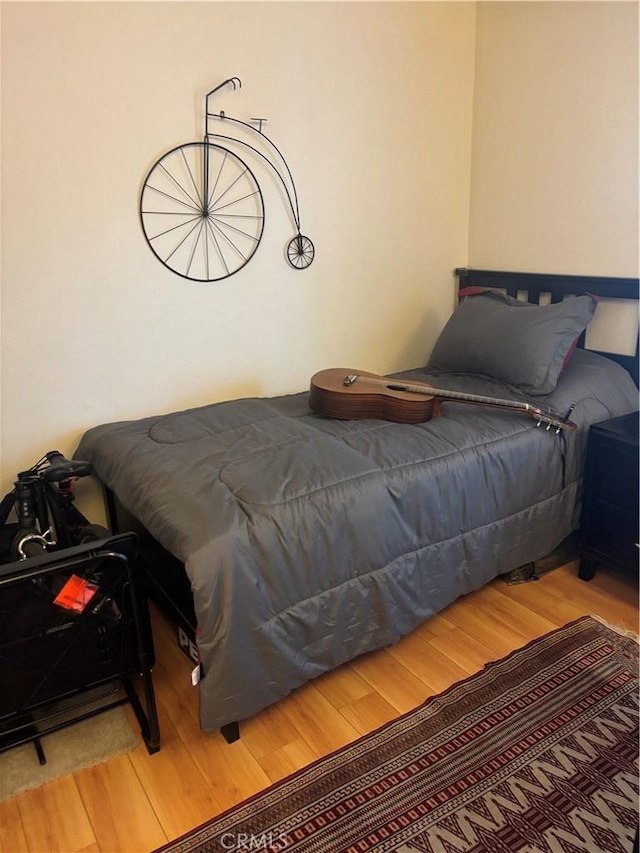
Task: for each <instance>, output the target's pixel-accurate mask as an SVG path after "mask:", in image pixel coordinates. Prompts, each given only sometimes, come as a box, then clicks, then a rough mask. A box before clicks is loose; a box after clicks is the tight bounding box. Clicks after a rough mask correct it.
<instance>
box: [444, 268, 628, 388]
mask: <svg viewBox="0 0 640 853" xmlns="http://www.w3.org/2000/svg"><path fill="white" fill-rule="evenodd" d="M455 273H456V276H457V277H458V289H459V290H462V288H464V287H480V288H494V289H495V288H499V289H500V290H504V291H506V292H507V293H508V294H509V296H513V297H518V295H520V296H521V295H522V293H523V292H524V293H526V294H527V301H528V302H535V303H539V302H540V296H541V294H549V297H550V301H551V302H562V300H563V299H564V298H565V296H579V295H580V294H582V293H592V294H593V295H594V296H599V297H602V298H603V299H633V300H636V301H637V300H638V284H639V280H638V279H637V278H607V277H606V276H589V275H556V274H554V273H532V272H505V271H503V270H477V269H468V268H466V267H461V268H458V269H456V271H455ZM584 345H585V335H584V334H583V335H582V336H581V338H580V340H579V341H578V346H580V347H584ZM594 352H598V354H599V355H602V356H605V357H606V358H610V359H613V361H616V362H617V363H618V364H620V365H622V367H624V368H625V370H628V371H629V373H630V374H631V376H632V377H633V381H634V382H635V383H636V385H638V340H637V338H636V351H635V353H634V354H633V355H625V354H618V353H614V352H601V351H599V350H594Z"/></svg>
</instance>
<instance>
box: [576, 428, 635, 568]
mask: <svg viewBox="0 0 640 853" xmlns="http://www.w3.org/2000/svg"><path fill="white" fill-rule="evenodd" d="M638 464H639V463H638V412H633V413H632V414H630V415H623V416H622V417H619V418H612V419H611V420H608V421H602V422H601V423H599V424H594V425H593V426H592V427H591V429H590V430H589V442H588V445H587V459H586V467H585V477H584V494H583V504H582V520H581V523H580V568H579V571H578V575H579V577H581V578H582V580H591V578H592V577H593V576H594V575H595V573H596V571H597V569H598V564H600V563H605V564H606V565H609V566H612V567H614V568H618V569H623V570H625V571H628V572H634V573H635V574H636V575H637V574H638V555H639V549H638V544H637V543H638V537H639V533H638Z"/></svg>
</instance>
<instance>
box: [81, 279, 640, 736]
mask: <svg viewBox="0 0 640 853" xmlns="http://www.w3.org/2000/svg"><path fill="white" fill-rule="evenodd" d="M456 274H457V277H458V281H459V284H460V288H461V290H460V293H461V294H462V296H463V297H464V298H461V301H460V305H459V307H458V308H457V310H456V311H455V312H454V313H453V315H452V317H451V319H450V320H449V322H448V323H447V325H446V326H445V328H444V329H443V332H442V334H441V336H440V338H439V340H438V342H437V343H436V346H435V347H434V350H433V353H432V355H431V357H430V359H429V362H428V364H427V365H426V366H421V367H418V368H416V369H414V370H408V371H403V372H402V373H400V374H395V376H394V380H397V381H402V382H428V383H430V384H431V385H434V386H436V387H438V388H441V389H444V390H445V391H446V390H449V391H453V392H456V393H460V394H470V395H482V396H486V397H491V398H500V399H507V400H514V401H516V402H519V401H523V402H528V403H534V404H535V407H536V408H537V409H542V410H544V411H545V412H551V413H554V414H557V415H560V416H566V415H568V416H570V420H571V422H572V423H574V424H575V426H576V429H575V430H574V431H571V432H570V431H568V430H565V429H560V430H556V429H555V428H549V429H547V428H546V426H548V424H547V425H546V426H545V423H543V424H542V425H541V426H537V425H536V419H535V418H533V417H529V416H527V415H526V414H523V413H521V412H513V411H509V410H505V409H502V408H493V407H486V406H476V405H468V404H467V403H460V402H458V401H451V400H447V401H446V402H443V403H442V406H441V413H440V415H439V416H438V417H434V418H433V419H431V420H429V421H428V422H425V423H418V424H405V423H395V422H390V421H384V420H374V419H358V420H342V419H335V418H329V417H324V416H322V415H320V414H318V413H317V412H314V411H313V410H312V409H311V408H310V404H309V393H308V392H307V391H304V392H301V393H299V394H292V395H287V396H281V397H274V398H269V399H265V398H249V399H242V400H235V401H228V402H219V403H213V404H211V405H208V406H202V407H198V408H195V409H190V410H188V411H183V412H176V413H172V414H168V415H166V414H163V415H155V416H151V417H147V418H143V419H139V420H136V421H125V422H119V423H113V424H104V425H101V426H96V427H93V428H91V429H89V430H88V431H87V432H86V433H85V435H84V436H83V438H82V440H81V442H80V445H79V447H78V448H77V450H76V453H75V455H76V456H77V457H79V458H84V459H88V460H89V461H91V462H92V463H93V465H94V470H95V472H96V474H97V476H98V477H99V479H100V480H101V482H102V484H103V486H104V488H105V495H106V498H107V509H108V515H109V521H110V524H111V526H112V527H113V528H114V530H123V529H134V530H136V531H137V532H138V533H139V534H140V543H141V546H140V547H141V559H142V562H143V568H144V570H145V572H146V574H147V577H148V581H149V586H150V589H151V593H152V595H154V596H155V597H156V598H157V599H158V600H159V601H160V602H161V603H163V604H164V605H165V607H167V608H168V609H169V610H170V612H171V614H172V615H173V616H174V618H175V620H176V624H177V625H178V626H179V630H180V631H181V632H182V635H183V636H187V637H189V638H190V641H191V642H192V643H193V642H196V643H197V652H198V654H199V657H200V660H201V674H202V678H201V681H200V685H199V689H200V709H201V726H202V728H203V729H205V730H212V729H216V728H220V729H221V730H222V732H223V734H224V735H225V737H226V738H227V740H232V739H234V738H235V737H237V736H238V734H239V728H238V723H239V721H241V720H243V719H246V718H248V717H250V716H252V715H254V714H255V713H257V712H258V711H260V710H261V709H262V708H264V707H267V706H269V705H271V704H273V703H275V702H277V701H278V700H279V699H281V698H283V697H284V696H286V695H287V694H288V693H289V692H290V691H291V690H293V689H294V688H296V687H297V686H299V685H301V684H303V683H304V682H306V681H308V680H310V679H312V678H314V677H316V676H318V675H320V674H321V673H323V672H326V671H328V670H331V669H333V668H335V667H337V666H339V665H340V664H342V663H344V662H346V661H348V660H351V659H353V658H355V657H357V656H358V655H360V654H363V653H365V652H368V651H372V650H374V649H378V648H381V647H384V646H388V645H391V644H393V643H394V642H396V641H397V640H398V639H399V638H400V637H401V636H403V635H404V634H406V633H408V632H409V631H411V630H412V629H413V628H415V627H416V626H417V625H419V624H420V623H422V622H423V621H425V620H426V619H428V618H429V617H430V616H432V615H434V614H436V613H438V612H439V611H440V610H442V609H443V608H444V607H446V606H447V605H448V604H449V603H451V602H452V601H453V600H455V599H456V598H458V597H459V596H461V595H464V594H465V593H468V592H470V591H472V590H474V589H477V588H479V587H481V586H483V585H485V584H487V583H488V582H489V581H491V580H492V579H493V578H495V577H496V576H498V575H500V574H504V573H506V572H509V571H512V570H514V569H517V568H518V567H520V566H522V565H525V564H529V563H531V562H534V561H536V560H539V559H542V558H544V557H545V556H546V555H548V554H549V553H550V552H552V551H553V550H554V549H555V548H557V547H558V545H559V544H560V543H562V542H563V541H566V539H567V537H569V536H571V535H572V534H574V533H575V531H576V530H577V528H578V526H579V518H580V500H581V484H582V468H583V461H584V455H585V448H586V440H587V435H588V431H589V427H590V425H591V424H592V423H596V422H598V421H602V420H606V419H608V418H610V417H614V416H617V415H621V414H626V413H628V412H631V411H635V410H636V409H637V407H638V392H637V388H636V383H637V369H638V358H637V343H636V352H635V354H629V355H616V354H611V353H607V354H603V353H598V352H591V351H588V350H587V349H585V328H587V327H588V325H589V322H590V320H591V318H592V316H593V314H594V312H595V310H596V303H597V297H598V296H602V297H606V298H607V300H610V299H624V300H634V299H637V290H638V281H637V279H606V278H595V277H583V276H550V275H538V274H532V273H508V272H496V271H483V270H468V269H460V270H456ZM487 289H488V292H487ZM492 291H495V292H492ZM541 294H548V295H549V296H547V297H546V299H547V300H548V303H549V304H542V303H543V302H544V298H542V299H541ZM585 294H592V296H587V295H585ZM517 297H519V298H517ZM523 297H524V298H523ZM594 297H595V298H594ZM539 302H540V303H541V304H538V303H539ZM632 377H633V378H632ZM196 634H197V636H196Z"/></svg>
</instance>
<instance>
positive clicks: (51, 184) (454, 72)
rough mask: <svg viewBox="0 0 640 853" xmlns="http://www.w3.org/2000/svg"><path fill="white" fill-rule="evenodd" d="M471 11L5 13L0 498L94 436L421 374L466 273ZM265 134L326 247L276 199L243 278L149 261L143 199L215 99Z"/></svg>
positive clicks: (215, 7) (108, 9)
mask: <svg viewBox="0 0 640 853" xmlns="http://www.w3.org/2000/svg"><path fill="white" fill-rule="evenodd" d="M474 38H475V5H474V4H467V3H437V2H434V3H406V4H405V3H384V2H383V3H353V4H352V3H342V2H339V3H338V2H336V3H324V2H321V3H289V2H285V3H270V2H267V3H262V2H259V3H255V4H254V3H228V4H227V3H206V2H204V3H200V2H199V3H193V4H190V3H183V2H179V3H172V2H166V3H165V2H158V3H146V2H143V3H126V2H125V3H115V2H114V3H105V4H102V3H68V4H65V3H57V2H52V3H48V2H47V3H42V4H39V3H3V4H2V214H3V253H2V309H3V311H2V314H3V330H2V354H3V359H2V370H3V373H2V400H3V410H2V412H3V423H2V484H3V487H5V488H6V487H8V485H9V483H10V481H11V479H12V478H13V476H14V474H15V472H16V471H17V470H18V469H19V468H21V467H25V466H27V465H28V464H30V463H31V462H33V461H35V459H36V458H38V457H39V456H40V455H41V454H42V452H43V451H45V450H47V449H49V448H50V447H52V446H57V447H59V448H60V449H61V450H62V451H64V452H71V451H72V450H73V449H74V447H75V444H76V441H77V440H78V439H79V437H80V435H81V434H82V432H83V431H84V430H85V429H86V428H88V427H90V426H92V425H95V424H98V423H101V422H105V421H111V420H118V419H124V418H135V417H139V416H143V415H146V414H151V413H154V412H159V411H171V410H175V409H178V408H182V407H188V406H192V405H199V404H203V403H206V402H208V401H211V400H217V399H223V398H232V397H236V396H241V395H246V394H258V395H263V394H265V395H268V394H274V393H286V392H293V391H299V390H303V389H304V388H305V387H308V381H309V377H310V376H311V374H312V373H313V372H314V371H316V370H318V369H321V368H324V367H328V366H332V365H333V366H335V365H338V364H345V365H353V366H355V367H361V368H363V369H364V368H366V369H370V370H373V371H386V370H393V369H396V368H403V367H409V366H411V365H415V364H420V363H424V361H425V360H426V356H427V355H428V352H429V350H430V347H431V344H432V343H433V340H434V337H435V335H436V333H437V331H438V330H439V328H440V327H441V325H442V324H443V322H444V320H445V318H446V316H447V315H448V313H449V312H450V310H451V308H452V306H453V279H452V275H451V271H452V269H453V268H454V267H455V266H456V264H459V263H461V262H462V263H463V262H464V261H465V259H466V251H467V222H468V213H469V207H468V199H469V185H470V147H471V99H472V78H473V45H474ZM232 75H237V76H239V77H240V78H241V79H242V82H243V88H242V89H241V90H240V91H238V92H236V93H234V92H233V91H232V90H229V91H227V92H225V93H222V94H221V96H220V98H219V99H218V100H217V101H216V106H217V108H219V109H224V110H225V111H226V112H227V113H228V114H230V115H236V116H238V117H240V118H245V119H246V118H249V117H250V116H255V115H259V116H266V117H268V118H269V119H270V121H269V123H268V125H267V126H266V127H265V130H266V132H267V133H269V134H270V135H272V136H273V138H274V140H275V141H276V142H277V144H278V145H279V146H280V147H281V149H282V151H283V153H284V154H285V156H286V157H287V159H288V161H289V164H290V166H291V169H292V171H293V174H294V177H295V180H296V183H297V187H298V191H299V194H300V202H301V213H302V223H303V231H304V232H305V233H307V234H308V235H309V236H310V237H311V238H312V239H313V241H314V242H315V245H316V252H317V254H316V260H315V261H314V263H313V265H312V266H311V267H309V269H308V270H306V271H304V272H300V271H295V270H292V269H291V268H290V267H289V266H288V265H287V263H286V262H285V260H284V257H283V252H284V247H285V245H286V243H287V242H288V241H289V239H290V238H291V237H292V236H293V234H294V233H295V232H294V231H293V227H292V223H291V221H290V218H289V217H288V216H287V214H286V210H285V208H284V207H283V204H282V200H281V197H280V194H279V192H278V190H277V187H276V185H275V183H274V181H273V180H272V178H271V176H270V175H269V174H268V172H266V170H264V171H263V170H262V168H261V167H260V164H257V165H256V174H257V175H258V178H259V180H260V183H261V185H262V186H263V189H264V190H265V205H266V208H267V219H266V228H265V235H264V237H263V240H262V243H261V245H260V247H259V250H258V252H257V254H256V255H255V256H254V258H253V259H252V260H251V262H250V263H249V264H248V265H247V266H246V267H245V268H244V270H242V272H240V273H238V274H236V275H235V276H233V277H231V278H228V279H226V280H224V281H221V282H218V283H213V284H199V283H193V282H189V281H186V280H184V279H182V278H179V277H178V276H176V275H175V274H172V273H170V272H169V271H167V270H166V269H165V268H164V267H162V266H161V264H160V263H159V262H158V261H157V260H156V259H155V258H154V257H153V255H152V254H151V252H150V250H149V249H148V247H147V245H146V243H145V241H144V240H143V237H142V233H141V229H140V226H139V223H138V194H139V191H140V187H141V182H142V180H143V177H144V175H145V173H146V171H147V169H148V168H149V167H150V166H151V164H152V163H153V162H155V160H156V159H158V158H159V157H160V155H161V154H162V153H164V152H165V151H167V150H168V149H169V148H172V147H173V146H175V145H178V144H180V143H182V142H185V141H188V140H193V139H195V138H198V137H200V136H201V134H202V100H201V99H202V96H203V95H204V93H205V92H206V91H208V90H209V89H211V88H213V86H215V85H217V84H218V83H219V82H221V81H222V80H224V79H225V78H227V77H230V76H232Z"/></svg>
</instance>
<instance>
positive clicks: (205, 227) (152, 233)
mask: <svg viewBox="0 0 640 853" xmlns="http://www.w3.org/2000/svg"><path fill="white" fill-rule="evenodd" d="M224 86H232V87H233V89H234V90H235V89H237V88H239V87H241V86H242V82H241V81H240V79H239V78H238V77H230V78H229V79H228V80H225V81H224V83H221V84H220V85H219V86H216V88H215V89H212V90H211V91H210V92H208V93H207V95H206V97H205V127H204V138H203V140H202V142H187V143H185V144H184V145H179V146H177V147H176V148H172V149H171V150H170V151H167V153H166V154H163V156H162V157H161V158H160V159H159V160H158V162H157V163H155V165H153V166H152V167H151V169H150V170H149V172H148V173H147V176H146V177H145V179H144V183H143V185H142V192H141V194H140V222H141V224H142V230H143V232H144V236H145V238H146V240H147V243H148V244H149V247H150V248H151V250H152V252H153V253H154V254H155V255H156V257H157V258H158V260H159V261H161V263H163V264H164V266H165V267H167V268H168V269H170V270H171V271H172V272H174V273H176V274H177V275H180V276H182V277H183V278H188V279H190V280H192V281H219V280H220V279H223V278H227V277H228V276H230V275H233V274H234V273H236V272H238V270H240V269H242V267H244V266H245V265H246V264H247V263H248V262H249V261H250V260H251V258H252V257H253V255H254V254H255V252H256V249H257V248H258V246H259V244H260V240H261V239H262V232H263V230H264V220H265V212H264V199H263V197H262V191H261V189H260V186H259V184H258V181H257V180H256V177H255V175H254V173H253V172H252V171H251V169H250V168H249V166H248V165H247V163H245V162H244V160H242V159H241V158H240V157H239V156H238V154H236V153H235V152H234V151H233V150H231V148H227V147H226V146H225V145H224V144H221V143H222V142H225V143H232V144H233V146H241V147H244V148H245V149H247V150H249V151H251V152H253V154H255V155H256V156H257V157H259V158H261V159H262V161H264V162H265V163H266V164H267V165H268V166H269V167H270V168H271V170H272V171H273V173H274V174H275V175H276V176H277V178H278V179H279V181H280V183H281V184H282V186H283V188H284V192H285V195H286V198H287V201H288V202H289V207H290V208H291V215H292V218H293V221H294V224H295V227H296V231H297V233H296V235H295V237H293V238H292V239H291V240H290V241H289V243H288V245H287V250H286V255H287V260H288V261H289V263H290V264H291V266H292V267H294V268H295V269H305V268H306V267H308V266H309V264H310V263H311V262H312V261H313V258H314V255H315V249H314V246H313V243H312V242H311V240H310V239H309V238H308V237H305V236H304V235H303V234H302V232H301V230H300V207H299V204H298V193H297V191H296V186H295V183H294V180H293V176H292V174H291V170H290V169H289V166H288V165H287V162H286V160H285V159H284V157H283V155H282V153H281V152H280V150H279V149H278V148H277V147H276V145H275V144H274V143H273V142H272V141H271V140H270V139H269V137H268V136H267V135H266V134H265V133H263V131H262V124H263V122H264V121H265V119H252V121H254V122H255V123H257V125H258V126H257V127H255V126H254V125H252V124H249V123H248V122H245V121H241V120H240V119H237V118H233V117H231V116H228V115H225V113H224V112H223V111H220V112H219V113H213V112H211V110H210V108H209V104H210V101H211V98H212V97H213V95H215V93H216V92H217V91H219V90H220V89H222V88H223V87H224ZM214 122H220V123H222V124H227V125H229V126H231V127H234V126H241V127H243V128H248V129H249V130H250V131H251V134H252V135H250V137H249V138H251V139H252V141H255V142H256V144H258V143H259V144H260V145H261V147H262V148H263V149H264V150H265V151H266V152H267V153H263V151H260V150H259V148H257V147H256V146H255V145H252V144H251V143H250V142H246V141H244V140H242V139H240V138H237V137H235V136H230V135H225V134H223V133H214V132H211V128H212V127H213V126H214V124H213V123H214ZM231 127H230V129H231ZM254 134H255V137H254V136H253V135H254Z"/></svg>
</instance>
